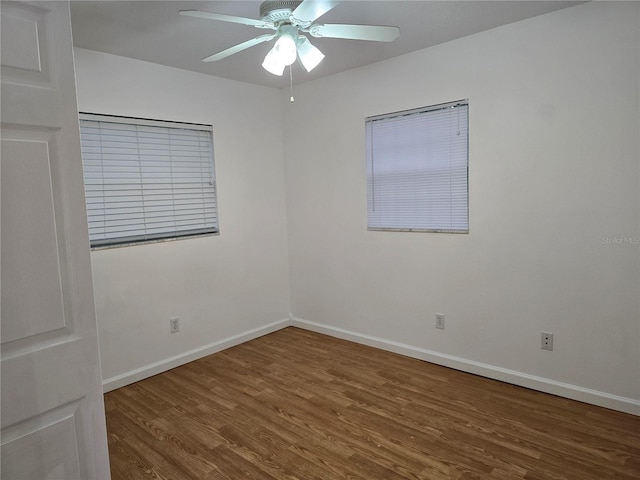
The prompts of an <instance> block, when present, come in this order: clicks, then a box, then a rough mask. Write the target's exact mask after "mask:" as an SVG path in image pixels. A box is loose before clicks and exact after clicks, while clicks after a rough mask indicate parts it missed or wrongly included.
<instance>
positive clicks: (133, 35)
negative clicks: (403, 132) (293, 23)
mask: <svg viewBox="0 0 640 480" xmlns="http://www.w3.org/2000/svg"><path fill="white" fill-rule="evenodd" d="M260 3H261V2H259V1H257V2H256V1H245V0H236V1H192V0H185V1H113V0H109V1H96V0H81V1H72V2H71V19H72V27H73V40H74V45H75V46H77V47H81V48H86V49H90V50H97V51H100V52H106V53H111V54H114V55H121V56H124V57H130V58H135V59H139V60H144V61H147V62H153V63H159V64H162V65H167V66H171V67H177V68H182V69H185V70H191V71H194V72H201V73H206V74H209V75H215V76H219V77H225V78H230V79H233V80H239V81H243V82H249V83H255V84H260V85H265V86H270V87H285V86H287V85H288V84H289V75H288V74H287V73H286V72H285V75H283V77H277V76H275V75H271V74H270V73H268V72H266V71H265V70H264V69H263V68H262V67H261V63H262V60H263V58H264V56H265V55H266V53H267V51H268V50H269V49H270V48H271V47H272V42H269V43H263V44H260V45H257V46H255V47H252V48H250V49H248V50H244V51H242V52H240V53H237V54H235V55H233V56H231V57H228V58H226V59H223V60H220V61H218V62H212V63H203V62H201V61H200V60H201V59H202V58H204V57H206V56H208V55H210V54H212V53H216V52H218V51H221V50H224V49H226V48H228V47H230V46H233V45H236V44H238V43H242V42H244V41H246V40H249V39H251V38H253V37H257V36H258V35H263V34H265V33H267V32H266V31H265V30H262V29H257V28H254V27H250V26H245V25H240V24H234V23H226V22H219V21H212V20H205V19H200V18H192V17H184V16H179V15H178V10H188V9H197V10H205V11H210V12H216V13H223V14H227V15H235V16H241V17H249V18H258V17H259V10H260ZM579 3H583V2H580V1H559V0H555V1H480V0H475V1H454V0H446V1H417V0H411V1H402V0H395V1H378V0H373V1H371V0H370V1H355V0H347V1H344V2H342V3H340V4H339V5H338V6H336V7H335V8H334V9H333V10H331V11H330V12H328V13H326V14H325V15H324V16H322V17H321V18H320V19H319V20H318V21H319V22H320V23H354V24H372V25H394V26H398V27H400V38H398V39H397V40H396V41H395V42H393V43H379V42H366V41H359V40H341V39H332V38H317V39H316V38H312V37H310V39H311V41H312V43H313V44H314V45H316V46H317V47H318V48H319V49H320V50H321V51H322V52H323V53H324V54H325V55H326V58H325V59H324V60H323V61H322V63H320V65H319V66H318V67H317V68H316V69H315V70H314V71H312V72H311V73H307V72H306V71H305V70H304V69H303V68H302V67H301V66H300V65H298V64H294V65H293V79H294V83H295V84H297V83H302V82H305V81H309V80H312V79H315V78H319V77H322V76H325V75H332V74H335V73H338V72H342V71H345V70H349V69H352V68H356V67H359V66H363V65H367V64H370V63H374V62H378V61H381V60H384V59H387V58H391V57H394V56H398V55H402V54H404V53H409V52H412V51H415V50H419V49H422V48H426V47H430V46H433V45H437V44H439V43H443V42H447V41H450V40H454V39H456V38H461V37H465V36H467V35H472V34H474V33H477V32H481V31H484V30H488V29H490V28H495V27H497V26H500V25H505V24H508V23H512V22H516V21H519V20H523V19H525V18H529V17H534V16H536V15H541V14H544V13H548V12H551V11H554V10H559V9H562V8H567V7H570V6H573V5H576V4H579Z"/></svg>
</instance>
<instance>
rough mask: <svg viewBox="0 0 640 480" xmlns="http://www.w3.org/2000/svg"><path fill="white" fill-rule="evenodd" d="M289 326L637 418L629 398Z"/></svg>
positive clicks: (637, 404) (365, 338) (347, 334)
mask: <svg viewBox="0 0 640 480" xmlns="http://www.w3.org/2000/svg"><path fill="white" fill-rule="evenodd" d="M290 324H291V325H292V326H294V327H299V328H303V329H306V330H310V331H313V332H318V333H323V334H326V335H330V336H332V337H337V338H342V339H344V340H350V341H352V342H356V343H360V344H363V345H368V346H371V347H376V348H380V349H382V350H387V351H389V352H394V353H399V354H401V355H405V356H408V357H412V358H417V359H420V360H425V361H427V362H430V363H435V364H437V365H442V366H444V367H450V368H454V369H456V370H460V371H463V372H467V373H473V374H475V375H480V376H483V377H487V378H492V379H494V380H500V381H503V382H507V383H511V384H513V385H519V386H521V387H526V388H531V389H533V390H538V391H541V392H545V393H550V394H553V395H558V396H560V397H565V398H570V399H572V400H578V401H580V402H585V403H589V404H592V405H597V406H600V407H605V408H610V409H612V410H618V411H620V412H625V413H630V414H633V415H639V416H640V401H638V400H634V399H632V398H626V397H620V396H618V395H613V394H609V393H605V392H600V391H597V390H591V389H589V388H583V387H579V386H577V385H571V384H568V383H563V382H557V381H555V380H550V379H547V378H543V377H538V376H535V375H529V374H527V373H522V372H518V371H515V370H509V369H506V368H501V367H496V366H493V365H489V364H486V363H480V362H475V361H473V360H467V359H465V358H461V357H456V356H453V355H447V354H443V353H439V352H434V351H432V350H427V349H424V348H419V347H414V346H411V345H406V344H403V343H398V342H394V341H391V340H385V339H383V338H378V337H373V336H371V335H365V334H361V333H356V332H351V331H349V330H345V329H342V328H338V327H332V326H329V325H324V324H320V323H316V322H310V321H308V320H302V319H300V318H295V317H291V323H290Z"/></svg>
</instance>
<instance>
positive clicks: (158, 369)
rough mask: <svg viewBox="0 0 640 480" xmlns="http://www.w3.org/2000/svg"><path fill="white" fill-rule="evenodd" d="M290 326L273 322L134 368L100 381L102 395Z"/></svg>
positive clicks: (287, 320)
mask: <svg viewBox="0 0 640 480" xmlns="http://www.w3.org/2000/svg"><path fill="white" fill-rule="evenodd" d="M290 325H291V321H290V320H289V319H288V318H287V319H285V320H280V321H278V322H273V323H270V324H268V325H264V326H262V327H258V328H254V329H252V330H248V331H246V332H243V333H239V334H237V335H233V336H231V337H227V338H224V339H222V340H218V341H217V342H213V343H209V344H207V345H203V346H202V347H198V348H194V349H192V350H189V351H186V352H184V353H181V354H179V355H175V356H173V357H170V358H167V359H164V360H161V361H159V362H155V363H151V364H149V365H145V366H144V367H140V368H136V369H135V370H131V371H129V372H125V373H122V374H120V375H116V376H114V377H111V378H107V379H104V380H103V381H102V390H103V392H104V393H106V392H110V391H111V390H115V389H116V388H120V387H124V386H125V385H129V384H131V383H135V382H138V381H140V380H144V379H145V378H149V377H152V376H153V375H157V374H158V373H162V372H166V371H167V370H171V369H172V368H176V367H179V366H180V365H184V364H185V363H189V362H192V361H194V360H197V359H199V358H202V357H206V356H207V355H211V354H212V353H216V352H220V351H221V350H225V349H227V348H230V347H234V346H236V345H240V344H241V343H244V342H248V341H249V340H253V339H255V338H258V337H262V336H263V335H267V334H268V333H272V332H275V331H277V330H280V329H282V328H285V327H288V326H290Z"/></svg>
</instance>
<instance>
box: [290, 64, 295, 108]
mask: <svg viewBox="0 0 640 480" xmlns="http://www.w3.org/2000/svg"><path fill="white" fill-rule="evenodd" d="M289 85H290V86H291V98H290V99H289V101H290V102H291V103H293V102H295V98H293V71H292V69H291V65H289Z"/></svg>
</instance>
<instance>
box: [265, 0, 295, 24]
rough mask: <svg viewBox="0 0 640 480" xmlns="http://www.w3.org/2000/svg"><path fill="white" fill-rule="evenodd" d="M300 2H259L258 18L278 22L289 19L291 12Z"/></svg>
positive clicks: (290, 0)
mask: <svg viewBox="0 0 640 480" xmlns="http://www.w3.org/2000/svg"><path fill="white" fill-rule="evenodd" d="M301 3H302V2H301V1H299V2H297V1H293V0H267V1H266V2H262V3H261V4H260V20H262V21H265V22H271V23H274V24H276V25H277V24H279V23H283V22H287V21H289V17H290V16H291V12H293V11H294V10H295V9H296V8H297V7H298V5H300V4H301Z"/></svg>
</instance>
